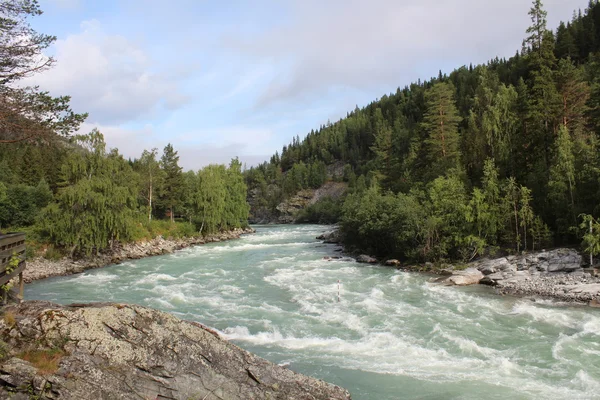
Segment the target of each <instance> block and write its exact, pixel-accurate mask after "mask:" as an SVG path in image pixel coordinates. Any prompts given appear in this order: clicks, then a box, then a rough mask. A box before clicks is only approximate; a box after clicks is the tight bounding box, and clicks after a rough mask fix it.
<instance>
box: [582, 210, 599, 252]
mask: <svg viewBox="0 0 600 400" xmlns="http://www.w3.org/2000/svg"><path fill="white" fill-rule="evenodd" d="M580 217H581V219H582V222H581V224H580V225H579V227H580V228H581V230H582V231H583V232H585V234H584V235H583V246H584V249H585V251H586V252H587V253H590V254H592V255H595V256H596V255H598V254H600V221H598V220H597V219H595V218H594V217H593V216H591V215H589V214H582V215H581V216H580Z"/></svg>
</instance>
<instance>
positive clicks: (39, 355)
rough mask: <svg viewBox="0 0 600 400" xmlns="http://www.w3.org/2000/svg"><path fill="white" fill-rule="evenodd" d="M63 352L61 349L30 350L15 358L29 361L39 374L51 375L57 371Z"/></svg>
mask: <svg viewBox="0 0 600 400" xmlns="http://www.w3.org/2000/svg"><path fill="white" fill-rule="evenodd" d="M64 355H65V352H64V351H63V350H61V349H49V350H30V351H25V352H23V353H21V354H19V355H18V356H17V357H18V358H20V359H22V360H25V361H29V362H30V363H31V364H32V365H33V366H34V367H35V368H36V369H37V370H38V372H39V373H40V374H42V375H52V374H53V373H55V372H56V371H58V366H59V364H60V361H61V360H62V358H63V356H64Z"/></svg>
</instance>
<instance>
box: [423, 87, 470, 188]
mask: <svg viewBox="0 0 600 400" xmlns="http://www.w3.org/2000/svg"><path fill="white" fill-rule="evenodd" d="M425 101H426V111H425V114H424V116H423V122H422V123H421V127H422V128H423V130H424V132H425V137H426V138H425V144H426V146H427V156H428V159H429V161H430V163H431V170H430V173H431V176H432V177H435V176H439V175H442V174H443V173H444V172H446V171H447V170H448V169H450V168H456V167H457V166H458V162H459V159H460V149H459V133H458V123H459V122H460V121H461V117H460V116H459V115H458V110H457V109H456V104H455V101H454V87H453V85H452V84H451V83H436V84H435V85H433V87H432V88H431V89H429V91H427V92H426V93H425Z"/></svg>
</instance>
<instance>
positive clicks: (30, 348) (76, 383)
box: [0, 302, 350, 400]
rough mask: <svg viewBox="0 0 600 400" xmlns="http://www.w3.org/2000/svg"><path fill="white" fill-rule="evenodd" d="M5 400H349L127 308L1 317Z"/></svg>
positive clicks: (23, 309)
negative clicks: (6, 399)
mask: <svg viewBox="0 0 600 400" xmlns="http://www.w3.org/2000/svg"><path fill="white" fill-rule="evenodd" d="M0 340H2V349H1V350H2V354H1V356H2V359H1V361H0V399H5V398H9V397H10V398H11V399H28V398H30V397H31V396H36V397H35V398H38V399H77V400H80V399H116V398H119V399H153V400H154V399H186V400H188V399H198V400H200V399H206V400H209V399H213V400H214V399H334V400H335V399H340V400H341V399H350V395H349V393H348V392H347V391H345V390H344V389H342V388H339V387H337V386H334V385H331V384H328V383H325V382H323V381H320V380H317V379H314V378H310V377H307V376H304V375H301V374H298V373H295V372H293V371H290V370H288V369H285V368H283V367H280V366H278V365H275V364H273V363H270V362H268V361H266V360H264V359H262V358H260V357H257V356H255V355H253V354H251V353H248V352H247V351H245V350H242V349H240V348H239V347H237V346H235V345H233V344H231V343H229V342H228V341H226V340H223V339H221V338H220V337H219V335H218V334H217V333H216V332H214V331H212V330H211V329H209V328H207V327H204V326H203V325H201V324H198V323H195V322H189V321H183V320H180V319H178V318H176V317H174V316H172V315H170V314H167V313H163V312H159V311H156V310H152V309H148V308H145V307H140V306H135V305H124V304H92V305H70V306H59V305H56V304H52V303H47V302H24V303H22V304H20V305H16V306H9V307H6V308H5V309H4V310H3V318H2V320H1V321H0Z"/></svg>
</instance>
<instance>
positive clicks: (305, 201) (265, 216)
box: [248, 165, 348, 224]
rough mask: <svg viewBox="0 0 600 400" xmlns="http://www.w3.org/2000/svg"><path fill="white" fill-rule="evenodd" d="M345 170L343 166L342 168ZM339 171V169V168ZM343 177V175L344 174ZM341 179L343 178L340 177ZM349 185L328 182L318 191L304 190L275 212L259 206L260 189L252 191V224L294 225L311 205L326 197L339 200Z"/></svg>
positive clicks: (249, 200)
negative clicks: (302, 212)
mask: <svg viewBox="0 0 600 400" xmlns="http://www.w3.org/2000/svg"><path fill="white" fill-rule="evenodd" d="M341 168H342V170H343V165H342V166H341ZM338 169H339V168H338ZM338 169H333V170H332V173H334V174H333V175H331V174H330V175H329V176H330V177H331V176H336V177H337V175H336V174H335V172H336V171H338ZM342 175H343V173H342ZM340 177H341V176H340ZM271 186H274V185H269V186H268V187H267V190H268V191H274V190H277V188H276V187H271ZM347 189H348V184H347V183H344V182H326V183H325V184H323V186H321V187H320V188H318V189H316V190H315V189H303V190H300V191H299V192H298V193H296V195H294V196H292V197H290V198H289V199H287V200H285V201H283V202H281V203H279V205H278V206H277V207H276V208H275V210H269V209H268V208H267V207H265V206H261V205H259V197H260V196H259V195H260V193H259V191H258V189H252V190H250V191H249V193H248V203H249V204H250V214H251V215H250V219H249V220H250V223H252V224H293V223H294V222H296V216H297V214H298V213H299V212H300V211H301V210H303V209H305V208H306V207H308V206H309V205H311V204H315V203H316V202H318V201H319V200H321V199H323V198H325V197H331V198H332V199H339V198H340V197H341V196H343V195H344V193H346V190H347Z"/></svg>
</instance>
